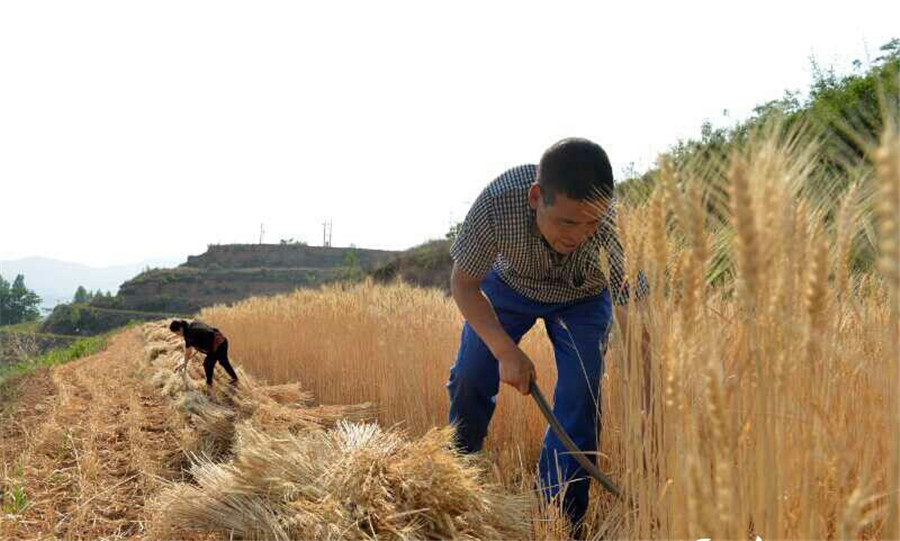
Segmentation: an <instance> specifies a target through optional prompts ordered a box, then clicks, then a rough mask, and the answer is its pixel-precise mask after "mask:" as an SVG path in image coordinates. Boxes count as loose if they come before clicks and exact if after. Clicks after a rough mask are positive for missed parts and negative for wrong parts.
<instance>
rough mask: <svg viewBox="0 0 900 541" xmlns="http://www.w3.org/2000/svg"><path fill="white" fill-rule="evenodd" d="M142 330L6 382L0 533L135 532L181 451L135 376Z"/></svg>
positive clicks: (175, 471)
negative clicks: (99, 349) (101, 348)
mask: <svg viewBox="0 0 900 541" xmlns="http://www.w3.org/2000/svg"><path fill="white" fill-rule="evenodd" d="M143 347H144V342H143V339H142V337H141V334H140V331H139V330H138V329H136V328H135V329H130V330H127V331H123V332H122V333H119V334H117V335H115V336H114V337H112V338H111V339H110V344H109V347H108V348H107V349H106V350H105V351H103V352H100V353H98V354H96V355H93V356H90V357H86V358H83V359H79V360H76V361H72V362H70V363H67V364H65V365H62V366H59V367H56V368H54V369H52V370H42V371H39V372H37V373H35V374H33V375H30V376H27V377H25V378H22V379H21V380H19V381H18V382H16V383H14V384H12V385H13V387H12V389H10V390H9V392H7V393H5V394H6V395H7V397H6V399H5V400H4V403H2V404H0V423H2V424H0V458H2V462H0V468H2V469H0V487H2V489H3V492H2V494H3V499H2V506H0V538H2V539H35V538H43V539H46V538H65V539H85V538H89V539H99V538H104V539H135V538H142V537H143V536H144V534H145V532H146V525H147V522H148V520H149V517H148V516H147V513H148V511H147V510H146V508H145V503H146V502H147V500H148V499H149V498H150V497H152V496H153V495H154V494H155V493H157V492H158V490H159V489H160V486H161V485H162V484H163V482H164V480H176V479H178V478H179V477H180V476H181V475H182V474H181V469H182V465H183V464H184V463H185V462H184V461H185V457H184V456H183V453H182V452H181V450H180V447H179V445H178V439H177V436H176V433H175V431H174V429H173V425H172V424H171V423H170V422H169V420H168V417H169V416H170V415H171V410H170V409H169V408H167V406H166V404H165V401H164V398H163V397H161V396H159V393H157V392H155V391H154V390H153V389H152V388H151V387H150V385H149V383H148V382H147V381H146V380H145V379H144V378H142V377H141V370H140V368H141V363H142V360H143Z"/></svg>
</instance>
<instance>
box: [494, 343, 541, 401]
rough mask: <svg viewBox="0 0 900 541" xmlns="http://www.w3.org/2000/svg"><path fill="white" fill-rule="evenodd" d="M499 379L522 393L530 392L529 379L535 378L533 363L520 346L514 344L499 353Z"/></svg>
mask: <svg viewBox="0 0 900 541" xmlns="http://www.w3.org/2000/svg"><path fill="white" fill-rule="evenodd" d="M497 360H498V361H499V362H500V381H502V382H503V383H506V384H507V385H511V386H513V387H515V388H516V390H517V391H519V392H520V393H522V394H523V395H527V394H529V393H531V381H532V380H533V379H535V377H536V374H535V370H534V363H533V362H532V361H531V359H529V358H528V355H525V352H524V351H522V348H520V347H518V346H515V347H512V348H509V349H508V350H506V351H504V352H502V353H500V356H498V357H497Z"/></svg>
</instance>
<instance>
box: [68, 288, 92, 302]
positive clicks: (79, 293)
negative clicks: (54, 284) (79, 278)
mask: <svg viewBox="0 0 900 541" xmlns="http://www.w3.org/2000/svg"><path fill="white" fill-rule="evenodd" d="M72 302H76V303H85V302H88V292H87V290H86V289H85V288H84V286H78V289H76V290H75V298H74V299H72Z"/></svg>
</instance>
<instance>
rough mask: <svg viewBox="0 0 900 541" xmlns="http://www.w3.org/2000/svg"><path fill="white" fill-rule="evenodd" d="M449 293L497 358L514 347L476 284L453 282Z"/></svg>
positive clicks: (513, 343)
mask: <svg viewBox="0 0 900 541" xmlns="http://www.w3.org/2000/svg"><path fill="white" fill-rule="evenodd" d="M451 294H452V295H453V300H454V301H456V305H457V306H458V307H459V311H460V312H462V315H463V317H464V318H465V319H466V321H467V322H468V323H469V325H470V326H471V327H472V328H473V329H474V330H475V333H476V334H478V337H479V338H481V340H482V341H483V342H484V343H485V344H486V345H487V347H488V349H490V350H491V353H493V354H494V357H497V358H498V359H499V358H500V357H501V356H502V352H504V351H508V350H509V349H510V348H514V347H516V343H515V342H514V341H513V339H512V338H510V336H509V334H508V333H507V332H506V330H504V329H503V326H502V325H501V324H500V320H499V319H498V318H497V313H496V312H494V308H493V306H491V303H490V302H488V300H487V298H485V296H484V294H483V293H482V292H481V289H480V288H479V287H478V286H477V285H475V286H473V285H472V284H459V283H453V284H452V285H451Z"/></svg>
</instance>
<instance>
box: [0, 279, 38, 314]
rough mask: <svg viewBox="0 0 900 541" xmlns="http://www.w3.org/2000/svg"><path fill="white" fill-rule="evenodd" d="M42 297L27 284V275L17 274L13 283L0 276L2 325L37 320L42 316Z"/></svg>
mask: <svg viewBox="0 0 900 541" xmlns="http://www.w3.org/2000/svg"><path fill="white" fill-rule="evenodd" d="M40 304H41V298H40V297H39V296H38V295H37V293H35V292H34V291H31V290H30V289H28V288H27V287H26V286H25V277H24V276H23V275H21V274H19V275H18V276H16V279H15V280H13V283H12V285H10V284H9V282H7V281H6V280H4V279H3V277H2V276H0V325H15V324H17V323H25V322H29V321H35V320H37V319H38V318H39V317H40V316H41V312H40V310H38V306H39V305H40Z"/></svg>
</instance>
